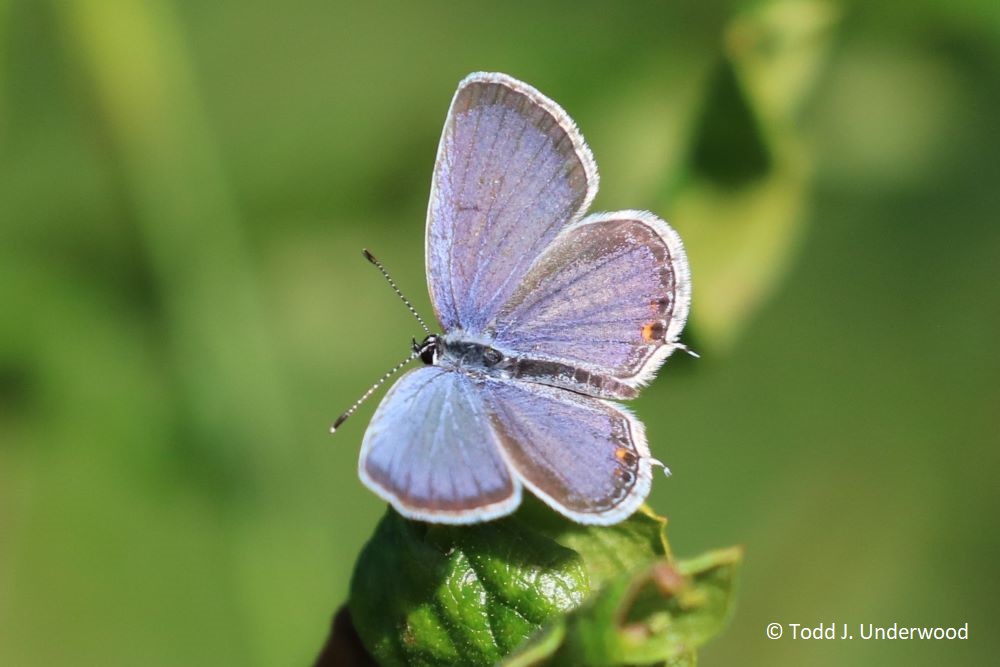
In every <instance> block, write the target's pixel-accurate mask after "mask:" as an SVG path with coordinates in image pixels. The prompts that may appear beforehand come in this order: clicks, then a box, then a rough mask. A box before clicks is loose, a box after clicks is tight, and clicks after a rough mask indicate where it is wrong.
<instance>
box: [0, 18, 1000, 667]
mask: <svg viewBox="0 0 1000 667" xmlns="http://www.w3.org/2000/svg"><path fill="white" fill-rule="evenodd" d="M475 70H500V71H504V72H508V73H510V74H512V75H514V76H516V77H518V78H521V79H524V80H525V81H528V82H529V83H531V84H533V85H535V86H537V87H538V88H540V89H541V90H542V91H543V92H545V93H546V94H548V95H549V96H551V97H553V98H554V99H555V100H557V101H558V102H559V103H560V104H562V105H563V106H564V107H565V108H566V109H567V110H568V112H569V113H570V114H571V115H572V116H573V118H574V119H575V120H576V121H577V122H578V123H579V125H580V127H581V129H582V130H583V132H584V135H585V136H586V137H587V139H588V141H589V143H590V145H591V147H592V148H593V151H594V153H595V155H596V157H597V161H598V164H599V166H600V168H601V173H602V176H603V178H602V190H601V193H600V194H599V196H598V198H597V201H596V208H597V209H598V210H602V209H603V210H613V209H619V208H636V207H642V208H649V209H652V210H654V211H656V212H658V213H659V214H661V215H662V216H664V217H665V218H667V219H668V220H670V221H671V222H673V223H674V224H675V225H676V226H677V227H678V229H679V230H680V231H681V232H682V234H683V236H684V238H685V241H686V243H687V245H688V247H689V252H690V254H691V259H692V263H693V272H694V304H693V315H692V317H693V320H692V324H691V326H690V329H689V334H688V335H687V336H686V338H687V339H688V340H689V342H690V343H691V344H692V345H693V346H694V347H696V349H698V350H699V351H700V352H701V353H702V359H701V360H698V361H695V360H691V359H688V358H674V359H672V360H671V362H670V363H669V364H668V365H667V366H666V367H665V368H664V370H663V371H662V372H661V374H660V377H659V379H658V380H657V381H656V383H654V385H653V386H651V387H650V388H649V389H648V390H646V391H645V392H644V394H643V396H642V397H641V398H640V399H639V400H637V401H636V402H635V407H636V409H637V411H638V413H639V414H640V416H641V417H642V418H643V419H644V420H645V422H646V424H647V425H648V432H649V435H650V440H651V445H652V449H653V452H654V454H655V455H656V456H658V457H660V458H661V459H663V460H664V461H665V462H667V463H668V464H669V465H670V466H671V467H672V468H673V470H674V477H673V478H672V479H670V480H669V481H667V480H664V479H660V480H659V481H657V482H656V484H655V488H654V491H653V495H652V497H651V503H652V505H653V507H654V508H655V509H656V510H658V511H659V512H661V513H663V514H666V515H667V516H669V518H670V522H671V524H670V525H671V528H670V530H671V540H672V543H673V546H674V549H675V551H676V553H677V554H678V555H681V556H685V555H693V554H696V553H698V552H700V551H703V550H705V549H708V548H712V547H717V546H726V545H730V544H735V543H742V544H745V545H746V548H747V557H746V566H745V570H744V575H743V580H742V586H741V592H740V598H739V604H738V609H737V613H736V615H735V617H734V619H733V622H732V625H731V627H730V629H729V630H728V632H727V633H726V634H725V635H724V636H723V637H721V638H720V639H718V640H717V641H716V642H714V643H713V644H712V645H710V646H709V647H708V648H707V649H706V650H705V651H704V653H703V656H702V657H703V662H704V664H706V665H735V664H758V665H804V664H808V665H844V664H851V665H938V664H966V665H972V664H988V663H991V662H993V661H995V656H996V654H997V651H998V650H1000V645H998V640H997V636H998V633H997V632H996V628H995V627H991V626H990V623H991V622H995V621H996V619H997V613H996V600H997V593H998V590H997V585H996V581H997V579H998V578H997V575H996V570H995V563H996V560H997V556H998V555H1000V538H998V533H997V510H998V504H1000V503H998V500H1000V498H998V491H997V487H998V484H997V481H996V478H997V472H998V470H1000V465H998V464H1000V460H998V459H1000V455H998V440H1000V439H998V425H1000V420H998V415H997V412H998V410H997V408H998V405H1000V354H998V353H997V351H996V346H997V339H998V336H997V332H998V331H1000V289H998V277H1000V271H998V266H997V265H998V261H1000V228H998V225H997V222H998V219H1000V168H998V165H1000V159H998V154H1000V123H998V122H997V117H998V116H997V112H996V109H997V108H998V107H1000V15H998V9H997V5H996V3H995V2H992V1H985V0H984V1H981V2H970V3H964V4H959V3H940V2H938V3H935V2H923V1H917V2H911V3H890V2H885V3H873V2H867V3H857V4H854V3H851V4H835V3H833V2H820V1H815V0H813V1H803V2H777V3H773V2H772V3H753V4H742V3H698V2H676V3H663V2H658V3H654V2H631V3H615V4H612V3H587V2H548V3H537V2H506V3H494V4H491V5H486V4H480V3H442V2H423V3H380V2H376V3H338V2H330V1H326V2H313V1H310V2H304V1H303V2H291V3H285V4H281V5H279V4H278V3H270V2H260V1H258V0H251V1H250V2H234V1H230V0H227V1H223V2H212V3H202V2H194V1H184V2H179V1H171V0H149V1H145V2H141V1H138V0H136V1H130V0H66V1H63V2H42V1H31V0H28V1H25V0H6V1H4V0H0V308H2V314H0V664H3V665H49V664H76V665H133V664H144V665H231V664H248V665H284V664H304V663H307V662H308V661H310V660H311V659H312V658H313V657H314V656H315V654H316V652H317V651H318V649H319V647H320V646H321V644H322V643H323V640H324V637H325V635H326V632H327V628H328V623H329V620H330V618H331V615H332V613H333V612H334V610H335V609H336V608H337V607H338V605H340V604H341V602H342V601H343V600H344V599H345V596H346V592H347V585H348V581H349V576H350V571H351V567H352V564H353V562H354V559H355V557H356V555H357V554H358V551H359V549H360V547H361V545H362V544H363V542H364V541H365V539H366V538H367V537H368V536H369V534H370V532H371V531H372V529H373V527H374V525H375V523H376V521H377V520H378V518H379V516H380V515H381V514H382V512H383V511H384V505H383V504H382V503H381V502H380V501H378V500H377V499H376V498H375V497H374V496H373V495H372V494H371V493H369V492H367V491H366V490H365V489H364V488H363V487H362V486H361V484H360V482H359V481H358V478H357V475H356V472H355V471H356V461H357V452H358V446H359V443H360V439H361V436H362V433H363V431H364V428H365V425H366V422H367V419H368V418H369V417H370V415H371V413H372V410H373V409H374V407H375V403H376V401H372V402H370V403H369V404H368V405H366V406H365V407H364V408H362V409H361V410H360V411H359V413H358V415H357V416H356V417H355V418H354V419H352V420H351V421H350V422H348V423H347V424H346V425H345V427H344V428H343V430H342V431H341V432H338V434H337V435H336V436H335V437H333V436H330V435H329V434H328V433H327V427H328V426H329V424H330V422H331V421H332V419H333V418H335V417H336V416H337V415H338V414H339V413H340V412H341V411H342V410H343V409H344V408H345V407H347V406H348V405H349V404H350V403H351V402H352V401H353V400H354V399H355V398H356V397H357V396H358V395H359V394H360V393H361V392H362V391H363V390H364V389H365V388H366V387H367V385H368V384H369V383H370V382H372V381H373V380H374V379H376V378H377V377H378V376H379V375H381V374H382V372H384V371H385V370H386V369H387V368H388V367H390V366H391V365H392V364H394V363H395V362H396V361H398V360H399V359H400V358H402V357H403V356H404V355H405V354H406V353H407V349H408V348H407V346H408V343H409V340H410V337H411V336H414V335H419V334H420V330H419V328H418V327H417V326H416V324H415V322H414V321H413V320H412V319H411V318H410V316H409V315H408V314H407V312H406V311H405V310H404V309H403V307H402V306H401V305H400V304H399V303H398V302H397V300H396V298H395V297H394V296H393V295H392V293H391V291H390V290H389V289H388V287H387V286H386V285H385V284H384V282H383V281H382V279H381V277H380V276H379V275H378V274H377V272H376V271H375V270H374V269H372V267H370V266H368V265H367V263H366V262H365V261H364V260H363V259H362V257H361V253H360V250H361V248H362V247H368V248H370V249H372V250H373V251H374V252H375V253H376V254H377V255H378V256H379V257H380V258H381V259H382V260H383V261H384V262H385V264H386V265H387V266H388V267H389V268H390V270H391V271H393V273H394V274H395V276H396V279H397V281H398V282H399V284H400V285H401V286H402V287H403V289H404V291H406V292H407V293H408V294H409V295H410V296H411V298H412V299H413V300H414V301H415V302H416V304H417V307H418V308H419V309H420V310H421V311H422V312H423V313H425V314H429V313H430V312H431V310H430V306H429V303H428V301H427V297H426V289H425V281H424V271H423V233H424V216H425V207H426V203H427V192H428V186H429V182H430V174H431V167H432V163H433V159H434V154H435V149H436V145H437V140H438V136H439V133H440V130H441V126H442V123H443V121H444V115H445V111H446V109H447V107H448V103H449V100H450V98H451V95H452V93H453V91H454V88H455V85H456V84H457V82H458V81H459V80H460V79H461V78H462V77H463V76H464V75H465V74H467V73H469V72H471V71H475ZM770 622H780V623H792V622H799V623H803V624H811V625H816V624H818V623H820V622H826V623H829V622H837V623H844V622H847V623H851V624H857V623H862V622H863V623H869V622H870V623H875V624H883V625H888V624H892V623H893V622H897V623H899V624H901V625H961V624H962V623H965V622H968V623H969V628H970V630H969V636H970V639H969V640H968V641H964V642H957V641H953V642H945V641H940V642H934V641H929V642H918V641H911V642H903V641H896V642H892V641H883V642H874V641H870V642H861V641H855V642H853V643H852V642H840V641H825V642H824V641H811V642H810V641H793V640H791V639H787V638H786V639H782V640H778V641H770V640H768V639H766V638H765V634H764V629H765V625H766V624H767V623H770Z"/></svg>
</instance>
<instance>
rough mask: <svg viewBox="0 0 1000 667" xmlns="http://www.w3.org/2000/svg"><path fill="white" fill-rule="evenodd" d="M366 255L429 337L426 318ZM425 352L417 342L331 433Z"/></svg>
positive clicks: (333, 427) (350, 408)
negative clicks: (389, 380) (404, 357)
mask: <svg viewBox="0 0 1000 667" xmlns="http://www.w3.org/2000/svg"><path fill="white" fill-rule="evenodd" d="M364 254H365V259H367V260H368V261H369V262H371V263H372V264H373V265H375V268H377V269H378V270H379V271H381V272H382V275H383V276H384V277H385V279H386V281H387V282H388V283H389V287H391V288H392V291H393V292H395V293H396V296H398V297H399V298H400V299H401V300H402V301H403V303H404V304H405V305H406V308H407V309H408V310H409V311H410V313H411V314H412V315H413V316H414V317H415V318H417V322H419V323H420V326H421V327H423V329H424V331H425V332H427V334H428V335H430V333H431V330H430V329H428V328H427V323H426V322H424V318H422V317H420V313H418V312H417V309H416V308H414V307H413V304H412V303H410V300H409V299H407V298H406V297H405V296H404V295H403V292H402V291H401V290H400V289H399V287H398V286H397V285H396V281H395V280H393V279H392V276H390V275H389V272H388V271H386V270H385V267H384V266H382V262H380V261H378V260H377V259H375V255H373V254H371V253H370V252H368V249H367V248H365V249H364ZM423 351H424V348H423V346H419V345H417V343H416V341H414V343H413V350H412V351H411V352H410V355H409V356H408V357H406V359H403V360H402V361H401V362H399V363H398V364H396V365H395V366H393V367H392V368H391V369H390V370H389V371H388V372H387V373H386V374H385V375H383V376H382V377H380V378H379V379H378V381H377V382H375V384H373V385H372V386H371V387H369V388H368V391H366V392H365V393H363V394H362V395H361V398H359V399H358V400H356V401H354V405H352V406H351V407H349V408H348V409H347V410H346V411H345V412H344V413H343V414H342V415H340V416H339V417H337V421H335V422H333V426H331V427H330V433H336V432H337V429H338V428H340V425H341V424H343V423H344V422H345V421H347V418H348V417H350V416H351V415H353V414H354V413H355V411H356V410H357V409H358V408H359V407H361V404H362V403H364V402H365V401H367V400H368V399H369V398H370V397H371V395H372V394H374V393H375V392H376V391H377V390H378V388H379V387H381V386H382V385H383V384H385V382H386V380H388V379H389V378H391V377H392V376H393V375H395V374H396V373H398V372H399V371H400V370H402V369H403V367H404V366H406V364H408V363H410V362H411V361H413V360H414V359H416V358H417V357H419V356H420V355H421V354H422V353H423Z"/></svg>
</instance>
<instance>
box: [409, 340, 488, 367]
mask: <svg viewBox="0 0 1000 667" xmlns="http://www.w3.org/2000/svg"><path fill="white" fill-rule="evenodd" d="M413 351H414V352H415V353H417V354H418V355H419V356H420V360H421V361H423V362H424V363H425V364H427V365H428V366H441V367H443V368H452V369H455V370H460V369H461V370H467V371H473V372H475V371H486V370H488V369H492V368H495V367H496V366H498V365H499V364H501V362H503V361H504V360H505V359H506V358H507V356H506V355H504V354H503V352H501V351H500V350H497V349H496V348H494V347H493V346H492V345H490V343H489V341H487V340H485V339H482V338H481V337H473V336H470V335H469V334H466V333H465V332H464V331H453V332H449V333H447V334H445V335H443V336H439V335H436V334H431V335H429V336H427V337H426V338H424V340H423V342H421V343H419V344H418V343H416V342H415V343H414V347H413Z"/></svg>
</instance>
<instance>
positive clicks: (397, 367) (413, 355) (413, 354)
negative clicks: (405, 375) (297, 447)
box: [330, 349, 420, 433]
mask: <svg viewBox="0 0 1000 667" xmlns="http://www.w3.org/2000/svg"><path fill="white" fill-rule="evenodd" d="M418 356H420V350H419V349H414V350H413V352H411V353H410V356H408V357H407V358H406V359H403V360H402V361H401V362H399V363H398V364H396V365H395V366H393V367H392V368H391V369H390V370H389V372H388V373H386V374H385V375H383V376H382V377H380V378H379V379H378V382H376V383H375V384H373V385H372V386H371V387H369V388H368V391H366V392H365V393H363V394H362V395H361V398H359V399H358V400H356V401H354V405H352V406H351V407H349V408H347V411H346V412H344V414H342V415H340V416H339V417H337V421H335V422H333V426H331V427H330V433H336V432H337V429H338V428H340V425H341V424H343V423H344V422H345V421H347V418H348V417H350V416H351V415H353V414H354V412H355V410H357V409H358V408H359V407H361V404H362V403H364V402H365V401H367V400H368V397H369V396H371V395H372V394H374V393H375V392H376V390H378V388H379V387H381V386H382V385H383V384H385V381H386V380H388V379H389V378H391V377H392V376H393V375H395V374H396V373H398V372H399V371H400V370H401V369H402V368H403V366H405V365H406V364H408V363H410V362H411V361H413V360H414V359H416V358H417V357H418Z"/></svg>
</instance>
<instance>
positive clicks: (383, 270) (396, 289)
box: [364, 248, 431, 334]
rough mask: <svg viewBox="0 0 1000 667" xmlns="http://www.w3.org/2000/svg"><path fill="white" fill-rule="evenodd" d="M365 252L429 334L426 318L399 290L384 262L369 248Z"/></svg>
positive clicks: (366, 256)
mask: <svg viewBox="0 0 1000 667" xmlns="http://www.w3.org/2000/svg"><path fill="white" fill-rule="evenodd" d="M364 253H365V259H367V260H368V261H369V262H371V263H372V264H374V265H375V267H376V268H377V269H378V270H379V271H381V272H382V275H383V276H385V279H386V281H388V283H389V287H391V288H392V291H394V292H395V293H396V296H398V297H399V298H400V299H402V300H403V303H404V304H406V307H407V308H409V309H410V312H411V313H413V316H414V317H415V318H417V322H420V326H422V327H423V328H424V331H425V332H427V333H428V334H429V333H430V332H431V330H430V329H428V328H427V323H426V322H424V318H422V317H420V313H418V312H417V309H416V308H414V307H413V304H412V303H410V300H409V299H407V298H406V297H405V296H403V293H402V292H401V291H400V290H399V287H397V286H396V281H395V280H393V279H392V276H390V275H389V272H388V271H386V270H385V267H384V266H382V262H380V261H378V260H377V259H375V255H373V254H371V253H370V252H368V249H367V248H366V249H365V251H364Z"/></svg>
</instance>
